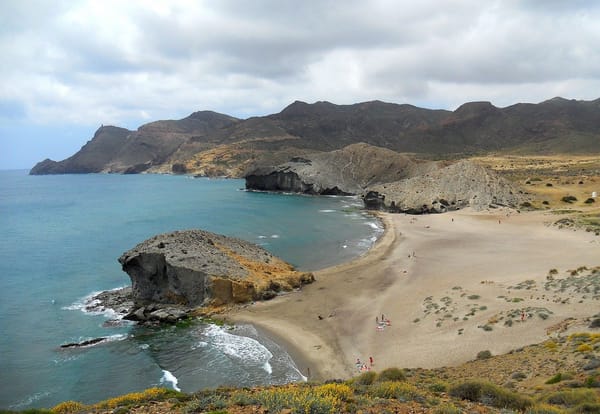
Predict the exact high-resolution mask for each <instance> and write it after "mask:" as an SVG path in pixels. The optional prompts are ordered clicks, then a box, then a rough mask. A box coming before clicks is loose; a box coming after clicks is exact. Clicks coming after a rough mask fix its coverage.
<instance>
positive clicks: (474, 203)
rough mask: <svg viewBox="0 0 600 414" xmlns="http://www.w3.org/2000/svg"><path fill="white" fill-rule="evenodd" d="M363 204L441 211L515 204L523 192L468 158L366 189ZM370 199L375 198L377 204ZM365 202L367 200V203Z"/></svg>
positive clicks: (415, 211)
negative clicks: (367, 190) (366, 194)
mask: <svg viewBox="0 0 600 414" xmlns="http://www.w3.org/2000/svg"><path fill="white" fill-rule="evenodd" d="M369 190H371V193H370V194H368V197H367V196H365V198H364V200H365V206H367V207H369V205H371V206H373V208H374V209H385V210H389V211H392V212H406V213H412V214H421V213H441V212H444V211H448V210H457V209H461V208H464V207H472V208H473V209H475V210H482V209H485V208H489V207H492V208H493V207H498V206H508V207H519V206H520V205H521V203H523V202H525V201H526V200H527V195H526V194H524V193H523V191H522V190H519V189H518V188H517V187H516V186H515V185H514V184H512V183H510V182H508V181H507V180H505V179H503V178H501V177H499V176H498V175H497V174H495V173H494V172H492V171H490V170H487V169H486V168H484V167H482V166H480V165H477V164H475V163H474V162H471V161H466V160H462V161H458V162H456V163H454V164H451V165H449V166H446V167H443V168H439V169H437V170H434V171H430V172H428V173H427V174H422V175H417V176H414V177H411V178H408V179H405V180H400V181H396V182H391V183H386V184H379V185H375V186H372V187H370V188H369ZM374 200H379V204H377V203H375V202H374ZM367 201H369V203H367Z"/></svg>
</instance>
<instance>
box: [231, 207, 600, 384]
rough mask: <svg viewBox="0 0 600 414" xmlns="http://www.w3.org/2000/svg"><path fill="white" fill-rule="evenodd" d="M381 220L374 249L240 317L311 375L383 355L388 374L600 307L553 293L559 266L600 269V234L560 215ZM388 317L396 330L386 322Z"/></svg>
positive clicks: (535, 332) (378, 361)
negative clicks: (562, 225)
mask: <svg viewBox="0 0 600 414" xmlns="http://www.w3.org/2000/svg"><path fill="white" fill-rule="evenodd" d="M381 218H382V221H383V222H384V224H385V227H386V231H385V233H384V235H383V236H382V237H381V239H380V240H379V241H378V242H377V244H376V245H375V246H374V247H373V248H372V249H371V250H370V251H369V252H368V253H366V254H365V255H364V256H362V257H360V258H358V259H355V260H354V261H352V262H350V263H346V264H342V265H338V266H335V267H331V268H327V269H324V270H320V271H317V272H315V277H316V282H315V283H313V284H311V285H307V286H305V287H304V288H303V289H302V291H299V292H293V293H289V294H286V295H282V296H279V297H277V298H275V299H273V300H271V301H268V302H256V303H254V304H252V305H248V306H245V307H243V308H240V309H237V310H234V311H232V313H231V314H230V315H229V317H230V318H231V319H232V320H233V321H237V322H248V323H252V324H254V325H256V326H257V327H258V328H259V329H261V330H263V331H265V332H267V333H268V334H270V335H271V336H272V337H273V339H275V340H276V341H277V342H278V343H280V344H281V345H283V346H284V347H286V348H287V349H288V350H289V352H290V354H291V356H292V357H293V358H294V360H295V361H296V363H297V365H298V368H299V369H300V370H301V371H302V372H303V374H304V375H306V376H308V377H309V378H310V379H331V378H348V377H351V376H353V375H356V374H357V373H358V372H357V369H356V366H355V362H356V359H357V358H359V359H360V360H361V361H368V359H369V357H373V359H374V366H373V369H374V370H377V371H379V370H382V369H385V368H388V367H399V368H413V367H423V368H434V367H441V366H452V365H458V364H461V363H464V362H466V361H468V360H473V359H475V357H476V355H477V353H478V352H479V351H482V350H489V351H491V352H492V354H495V355H496V354H501V353H505V352H508V351H510V350H513V349H516V348H519V347H521V346H524V345H528V344H532V343H539V342H541V341H543V340H545V339H547V338H548V335H549V334H550V335H555V334H557V332H550V333H549V332H548V330H550V331H552V328H551V327H552V326H556V325H557V324H559V323H561V322H563V321H565V319H567V318H574V321H571V322H572V323H580V324H581V323H582V321H583V319H584V318H586V317H590V316H592V315H593V314H594V313H597V312H598V309H599V306H598V296H596V298H593V297H592V296H593V295H590V294H588V293H585V292H582V291H575V290H574V289H575V288H574V287H567V288H566V289H565V288H564V286H563V291H559V290H558V289H555V288H551V287H549V288H548V289H545V286H544V284H545V283H546V282H547V281H548V280H547V276H548V274H549V271H550V269H556V270H557V272H558V273H557V274H555V275H553V277H555V278H566V277H567V276H568V275H570V273H569V272H570V271H571V270H573V269H577V268H579V267H581V266H587V267H588V268H591V267H594V266H599V265H600V237H598V236H595V235H594V234H593V233H589V232H585V231H583V230H578V231H573V230H566V229H558V228H557V227H555V226H551V225H550V223H552V222H554V221H556V220H557V218H558V217H557V216H553V215H551V214H550V213H545V212H526V213H517V212H516V211H514V210H508V209H498V210H492V211H488V212H475V211H472V210H469V209H467V210H461V211H456V212H450V213H445V214H436V215H423V216H411V215H404V214H381ZM583 273H585V271H582V274H583ZM526 281H527V282H526ZM523 313H525V317H524V319H523V320H521V319H522V314H523ZM382 314H384V315H385V318H386V319H389V320H390V326H385V327H384V328H383V329H377V325H376V319H375V318H376V317H377V318H378V319H380V318H381V315H382ZM509 320H510V322H507V321H509ZM509 324H510V325H511V326H508V325H509ZM309 374H310V375H309Z"/></svg>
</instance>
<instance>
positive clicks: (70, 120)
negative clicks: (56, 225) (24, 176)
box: [0, 0, 600, 169]
mask: <svg viewBox="0 0 600 414" xmlns="http://www.w3.org/2000/svg"><path fill="white" fill-rule="evenodd" d="M598 22H600V2H598V1H593V0H590V1H578V0H571V1H568V0H564V1H562V0H521V1H517V0H503V1H494V0H485V1H482V0H444V1H439V0H419V1H414V0H406V1H405V0H356V1H354V0H338V1H333V0H322V1H316V0H314V1H313V0H303V1H297V0H289V1H288V0H274V1H271V0H268V1H267V0H263V1H261V0H252V1H247V0H240V1H229V0H214V1H203V0H178V1H168V0H121V1H112V0H89V1H84V0H65V1H62V0H53V1H47V0H42V1H30V0H0V56H1V59H0V79H1V81H0V169H20V168H31V167H32V166H33V165H34V164H35V163H36V162H38V161H41V160H43V159H45V158H51V159H54V160H62V159H64V158H67V157H69V156H71V155H73V154H74V153H75V152H77V151H78V150H79V148H81V146H83V145H84V144H85V143H86V142H87V141H88V140H89V139H91V137H93V134H94V132H95V131H96V129H98V127H100V125H102V124H103V125H118V126H122V127H126V128H129V129H137V128H138V127H139V126H140V125H142V124H144V123H146V122H149V121H154V120H158V119H180V118H183V117H185V116H187V115H189V114H190V113H192V112H194V111H198V110H214V111H216V112H221V113H225V114H228V115H232V116H236V117H238V118H248V117H251V116H261V115H266V114H271V113H277V112H280V111H281V110H282V109H283V108H285V107H286V106H287V105H289V104H290V103H292V102H294V101H295V100H301V101H305V102H309V103H312V102H316V101H329V102H333V103H336V104H352V103H357V102H364V101H370V100H376V99H377V100H382V101H386V102H394V103H410V104H413V105H417V106H421V107H426V108H432V109H438V108H439V109H449V110H454V109H456V108H457V107H458V106H459V105H461V104H462V103H464V102H469V101H490V102H492V103H493V104H494V105H496V106H499V107H505V106H509V105H512V104H515V103H518V102H533V103H537V102H541V101H544V100H546V99H550V98H552V97H555V96H562V97H564V98H568V99H582V100H592V99H596V98H598V97H600V47H598V45H600V24H599V23H598Z"/></svg>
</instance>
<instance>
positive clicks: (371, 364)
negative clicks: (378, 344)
mask: <svg viewBox="0 0 600 414" xmlns="http://www.w3.org/2000/svg"><path fill="white" fill-rule="evenodd" d="M369 366H371V367H372V366H373V357H372V356H370V357H369Z"/></svg>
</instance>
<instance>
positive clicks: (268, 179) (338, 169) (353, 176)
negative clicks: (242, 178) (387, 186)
mask: <svg viewBox="0 0 600 414" xmlns="http://www.w3.org/2000/svg"><path fill="white" fill-rule="evenodd" d="M435 165H436V163H432V162H428V163H417V162H415V161H414V160H412V159H410V158H409V157H407V156H406V155H403V154H400V153H398V152H395V151H392V150H389V149H386V148H380V147H376V146H373V145H369V144H365V143H358V144H352V145H348V146H347V147H344V148H342V149H339V150H335V151H330V152H320V153H313V154H310V155H306V156H304V157H294V158H292V159H291V160H290V161H288V162H285V163H283V164H280V165H277V166H274V167H262V168H258V169H256V170H254V171H252V172H250V173H249V174H248V175H247V176H246V188H247V189H251V190H262V191H285V192H294V193H303V194H313V195H316V194H319V195H356V194H361V193H362V192H363V191H365V190H366V189H367V188H369V187H370V186H373V185H376V184H380V183H387V182H392V181H397V180H400V179H404V178H408V177H412V176H414V175H416V174H419V173H421V172H425V171H428V170H431V169H433V168H435Z"/></svg>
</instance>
